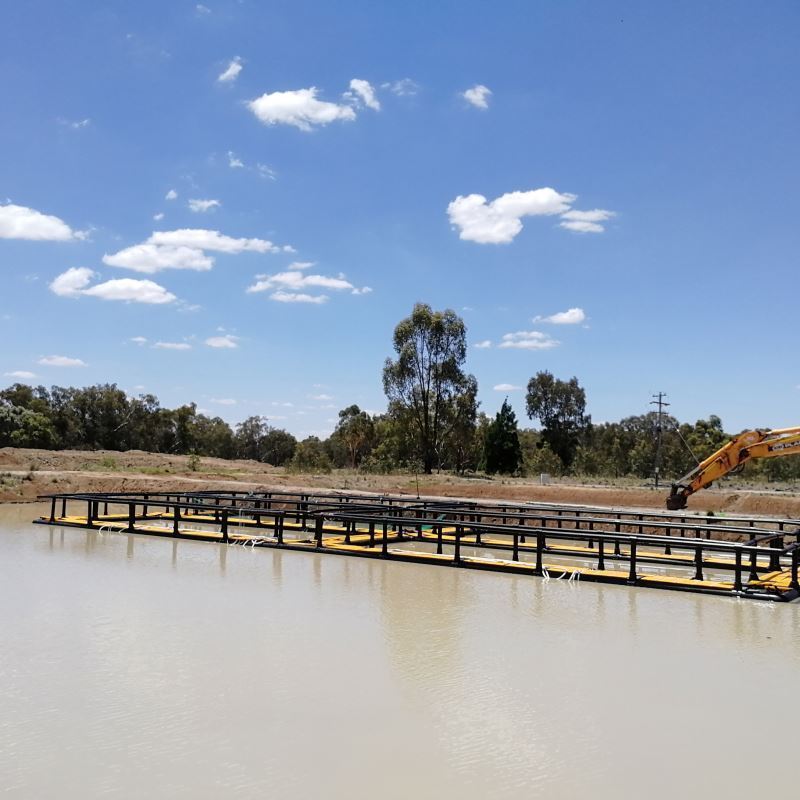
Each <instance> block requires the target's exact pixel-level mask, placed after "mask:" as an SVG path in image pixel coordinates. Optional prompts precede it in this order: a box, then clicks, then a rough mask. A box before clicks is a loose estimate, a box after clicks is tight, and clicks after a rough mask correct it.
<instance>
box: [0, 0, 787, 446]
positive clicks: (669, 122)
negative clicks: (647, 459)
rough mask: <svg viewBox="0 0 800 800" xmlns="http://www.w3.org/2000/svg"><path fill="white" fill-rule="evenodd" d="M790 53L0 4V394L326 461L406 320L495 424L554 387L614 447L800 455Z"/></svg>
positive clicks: (614, 28)
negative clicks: (604, 424) (126, 412)
mask: <svg viewBox="0 0 800 800" xmlns="http://www.w3.org/2000/svg"><path fill="white" fill-rule="evenodd" d="M799 35H800V8H799V7H798V6H797V4H796V3H790V2H770V3H766V4H755V3H742V2H724V3H723V2H707V3H688V2H685V3H684V2H676V3H655V2H652V3H651V2H645V3H642V2H628V3H589V2H559V3H555V2H538V3H531V2H506V3H495V4H487V3H477V2H458V3H456V2H438V3H428V2H426V3H422V2H406V3H402V4H401V3H396V4H392V5H390V4H387V3H368V2H341V3H335V4H332V3H314V2H297V1H296V0H295V1H294V2H291V3H290V2H279V3H278V2H276V3H269V4H267V3H257V2H254V0H241V2H237V1H236V0H207V2H205V3H203V4H197V3H195V2H182V1H181V0H174V2H170V3H163V2H137V3H127V2H121V0H120V1H118V2H113V1H110V2H104V3H102V4H101V3H96V4H93V3H82V4H75V3H67V2H37V1H36V0H29V2H26V3H16V4H6V5H5V6H4V8H3V10H2V12H0V45H1V46H0V70H2V75H3V81H2V82H1V83H0V99H2V109H3V124H2V126H0V148H2V150H1V152H2V153H3V158H1V159H0V202H1V203H3V204H4V205H0V270H2V274H3V277H4V280H3V283H2V287H3V288H2V293H0V337H2V339H1V340H2V343H3V344H2V347H1V348H0V375H2V376H3V381H4V382H6V383H11V382H12V381H13V380H15V377H14V375H15V374H23V375H26V374H29V373H30V374H32V375H33V376H35V377H23V378H22V379H23V380H26V381H28V382H32V383H43V384H45V385H51V384H61V385H70V384H71V385H86V384H89V383H94V382H105V381H110V382H116V383H118V384H119V385H120V386H122V387H123V388H125V389H126V390H127V391H129V392H131V393H138V392H140V391H148V392H153V393H155V394H157V395H158V396H159V398H160V399H161V401H162V403H163V404H165V405H170V406H171V405H176V404H179V403H182V402H188V401H192V400H193V401H195V402H197V404H198V406H199V407H200V408H202V409H204V410H205V411H207V412H208V413H212V414H219V415H221V416H223V417H224V418H226V419H228V420H229V421H231V422H236V421H238V420H240V419H242V418H244V417H246V416H249V415H251V414H264V415H266V416H269V417H270V418H271V419H272V420H273V423H274V424H275V425H279V426H282V427H286V428H287V429H289V430H291V431H292V432H294V433H296V434H298V435H308V434H311V433H316V434H320V435H322V434H325V433H327V432H329V431H330V430H331V429H332V427H333V424H334V421H335V418H336V414H337V411H338V409H339V408H342V407H344V406H345V405H349V404H351V403H353V402H355V403H358V404H359V405H361V406H362V407H363V408H367V409H370V410H373V411H378V410H381V409H383V408H384V407H385V401H384V398H383V394H382V390H381V380H380V378H381V368H382V364H383V361H384V359H385V358H386V357H387V356H388V355H390V354H391V334H392V329H393V327H394V325H395V324H396V323H397V321H398V320H399V319H401V318H402V317H404V316H406V315H407V314H408V313H409V312H410V310H411V308H412V306H413V304H414V302H416V301H424V302H427V303H430V304H431V305H433V306H434V307H435V308H444V307H450V308H453V309H455V310H456V311H457V312H459V313H460V314H462V316H463V317H464V319H465V321H466V323H467V326H468V336H469V343H470V349H469V357H468V363H467V367H468V369H469V370H470V371H471V372H473V373H474V374H475V375H476V376H477V378H478V381H479V385H480V400H481V403H482V406H481V408H482V409H483V410H485V411H486V412H488V413H490V414H493V413H494V412H495V411H497V409H498V408H499V405H500V404H501V403H502V400H503V398H504V396H505V395H506V393H508V394H509V396H510V398H511V400H512V402H513V403H514V406H515V408H516V410H517V412H518V414H519V415H520V417H524V391H521V390H519V389H515V388H510V389H504V388H500V389H495V388H494V387H498V386H499V387H502V386H503V385H506V386H509V387H524V386H525V384H526V383H527V381H528V379H529V378H530V377H531V376H532V375H533V374H535V373H536V372H537V371H539V370H542V369H548V370H550V371H552V372H553V373H554V374H556V375H557V376H559V377H563V378H569V377H571V376H572V375H576V376H577V377H578V378H579V380H580V382H581V383H582V385H583V386H584V387H585V388H586V391H587V395H588V404H589V411H590V413H591V414H592V416H593V418H594V419H595V420H598V421H602V420H613V419H619V418H621V417H623V416H627V415H629V414H636V413H642V412H644V411H646V410H647V409H648V402H649V400H650V399H651V398H650V395H651V393H653V392H656V391H658V390H662V391H665V392H667V393H668V395H669V400H670V401H671V402H672V407H671V410H672V411H673V412H674V413H675V414H676V415H677V416H679V417H680V418H681V419H687V420H693V419H696V418H698V417H701V416H702V417H704V416H707V415H708V414H711V413H717V414H719V415H720V416H721V417H722V419H723V422H724V424H725V425H726V428H727V429H729V430H731V431H734V430H738V429H741V428H745V427H752V426H757V425H758V426H773V427H775V426H780V425H789V424H798V423H800V414H798V412H797V401H798V398H799V397H800V392H799V391H798V384H800V374H799V373H798V369H797V366H796V360H797V359H796V355H795V348H796V343H797V341H798V334H797V323H796V314H795V311H794V292H795V291H796V289H797V285H798V277H797V274H798V272H797V262H798V256H797V253H798V250H799V249H800V225H798V220H799V219H800V213H799V211H800V209H798V193H797V186H798V184H799V183H800V148H798V141H800V137H798V127H799V126H798V122H800V114H799V113H798V101H797V97H798V72H799V69H798V68H799V67H800V48H798V47H797V41H798V37H799ZM314 88H316V93H315V92H313V91H312V90H313V89H314ZM171 192H172V193H174V194H175V195H176V196H175V197H174V198H173V199H167V197H168V193H171ZM169 196H170V197H172V195H171V194H170V195H169ZM191 201H198V202H194V203H191ZM214 201H216V202H214ZM161 215H163V216H161ZM57 279H58V280H57ZM368 289H369V291H367V290H368ZM248 290H249V291H248ZM142 340H144V341H142ZM487 343H490V344H487ZM479 344H482V345H484V346H482V347H478V346H476V345H479ZM165 345H168V346H165ZM169 345H172V346H171V347H170V346H169ZM175 345H178V346H179V347H178V348H176V347H174V346H175ZM215 345H216V346H215ZM52 357H57V358H55V359H53V358H52ZM64 359H67V361H65V360H64ZM70 360H79V361H80V362H82V364H80V365H70V363H71V361H70ZM42 361H45V362H50V363H41V362H42Z"/></svg>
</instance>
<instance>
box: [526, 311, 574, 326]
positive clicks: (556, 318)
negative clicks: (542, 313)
mask: <svg viewBox="0 0 800 800" xmlns="http://www.w3.org/2000/svg"><path fill="white" fill-rule="evenodd" d="M533 321H534V322H549V323H551V324H553V325H580V324H581V322H585V321H586V312H585V311H584V310H583V309H582V308H569V309H567V310H566V311H559V312H558V313H557V314H551V315H550V316H549V317H534V318H533Z"/></svg>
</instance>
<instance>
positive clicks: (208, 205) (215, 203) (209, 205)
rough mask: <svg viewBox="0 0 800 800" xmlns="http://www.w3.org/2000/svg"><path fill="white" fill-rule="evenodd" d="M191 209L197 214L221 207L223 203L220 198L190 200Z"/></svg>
mask: <svg viewBox="0 0 800 800" xmlns="http://www.w3.org/2000/svg"><path fill="white" fill-rule="evenodd" d="M188 205H189V209H190V210H191V211H193V212H194V213H195V214H205V213H206V212H207V211H211V210H212V209H214V208H219V207H220V206H221V205H222V203H220V201H219V200H196V199H195V200H189V203H188Z"/></svg>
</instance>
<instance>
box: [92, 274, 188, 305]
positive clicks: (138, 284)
mask: <svg viewBox="0 0 800 800" xmlns="http://www.w3.org/2000/svg"><path fill="white" fill-rule="evenodd" d="M81 294H83V295H86V296H87V297H99V298H100V299H101V300H118V301H124V302H128V303H147V304H148V305H164V304H165V303H173V302H175V300H177V299H178V298H177V297H175V295H174V294H172V292H168V291H167V290H166V289H165V288H164V287H163V286H160V285H159V284H157V283H155V282H153V281H148V280H134V279H133V278H115V279H114V280H110V281H105V282H104V283H98V284H95V285H94V286H92V287H91V288H89V289H84V290H83V291H82V292H81Z"/></svg>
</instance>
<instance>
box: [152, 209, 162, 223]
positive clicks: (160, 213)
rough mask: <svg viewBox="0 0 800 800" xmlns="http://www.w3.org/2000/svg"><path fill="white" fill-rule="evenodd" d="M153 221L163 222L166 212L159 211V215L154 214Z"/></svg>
mask: <svg viewBox="0 0 800 800" xmlns="http://www.w3.org/2000/svg"><path fill="white" fill-rule="evenodd" d="M153 219H154V220H155V221H156V222H161V220H162V219H164V212H163V211H159V212H158V214H153Z"/></svg>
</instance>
